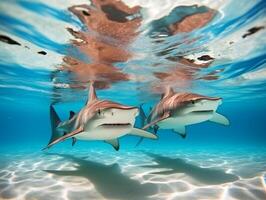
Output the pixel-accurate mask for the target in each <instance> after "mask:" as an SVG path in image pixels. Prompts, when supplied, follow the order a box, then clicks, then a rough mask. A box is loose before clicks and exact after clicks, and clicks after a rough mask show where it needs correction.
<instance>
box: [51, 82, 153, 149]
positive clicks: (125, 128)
mask: <svg viewBox="0 0 266 200" xmlns="http://www.w3.org/2000/svg"><path fill="white" fill-rule="evenodd" d="M89 95H90V96H89V100H88V102H87V104H86V105H85V107H84V108H83V109H82V110H81V111H80V112H79V113H77V114H75V113H74V112H73V111H71V112H70V117H69V120H66V121H65V122H61V121H60V119H59V117H58V115H57V114H56V112H55V110H54V108H53V106H51V107H50V117H51V125H52V137H51V139H50V142H49V144H48V146H47V147H46V148H49V147H51V146H52V145H54V144H56V143H58V142H60V141H63V140H65V139H67V138H70V137H72V139H73V143H72V145H74V143H75V142H76V139H80V140H104V141H105V142H107V143H109V144H111V145H112V146H113V147H114V148H115V149H116V150H118V149H119V142H118V139H117V138H119V137H121V136H124V135H126V134H131V135H137V136H141V137H146V138H151V139H156V138H157V137H156V136H155V135H153V134H152V133H149V132H146V131H144V130H141V129H137V128H134V123H135V117H136V115H138V108H137V107H131V106H125V105H122V104H118V103H115V102H112V101H107V100H98V99H97V96H96V93H95V89H94V87H93V84H91V85H90V92H89ZM74 136H75V137H74Z"/></svg>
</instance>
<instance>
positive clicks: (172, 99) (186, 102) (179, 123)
mask: <svg viewBox="0 0 266 200" xmlns="http://www.w3.org/2000/svg"><path fill="white" fill-rule="evenodd" d="M221 104H222V98H220V97H208V96H203V95H200V94H195V93H185V92H184V93H175V92H174V90H173V89H172V88H170V87H169V88H168V89H167V91H166V93H165V94H163V95H162V97H161V100H160V101H159V102H158V104H157V105H156V106H155V107H154V108H153V109H152V110H151V112H150V114H149V116H148V117H146V116H145V113H144V111H143V109H142V108H141V112H140V113H141V115H142V119H146V123H143V124H146V125H144V126H143V130H147V129H151V130H152V131H153V132H154V133H155V134H156V133H157V131H158V129H159V128H160V129H172V130H173V131H174V132H176V133H178V134H179V135H180V136H182V138H185V137H186V135H187V134H186V126H188V125H192V124H197V123H201V122H204V121H211V122H215V123H218V124H222V125H229V120H228V119H227V118H226V117H225V116H223V115H221V114H219V113H217V108H218V107H219V106H220V105H221ZM142 140H143V138H141V139H140V140H139V142H138V143H137V145H136V146H138V145H139V144H140V143H141V141H142Z"/></svg>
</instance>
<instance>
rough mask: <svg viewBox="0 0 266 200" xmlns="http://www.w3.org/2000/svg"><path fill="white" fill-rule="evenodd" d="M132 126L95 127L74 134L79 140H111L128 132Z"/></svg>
mask: <svg viewBox="0 0 266 200" xmlns="http://www.w3.org/2000/svg"><path fill="white" fill-rule="evenodd" d="M131 130H132V127H97V128H95V129H87V130H86V131H84V132H82V133H80V134H78V135H76V136H75V137H76V138H77V139H79V140H111V139H116V138H119V137H122V136H124V135H126V134H127V133H129V132H130V131H131Z"/></svg>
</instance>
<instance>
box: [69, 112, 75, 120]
mask: <svg viewBox="0 0 266 200" xmlns="http://www.w3.org/2000/svg"><path fill="white" fill-rule="evenodd" d="M74 115H75V112H74V111H72V110H71V111H70V112H69V119H71V118H72V117H73V116H74Z"/></svg>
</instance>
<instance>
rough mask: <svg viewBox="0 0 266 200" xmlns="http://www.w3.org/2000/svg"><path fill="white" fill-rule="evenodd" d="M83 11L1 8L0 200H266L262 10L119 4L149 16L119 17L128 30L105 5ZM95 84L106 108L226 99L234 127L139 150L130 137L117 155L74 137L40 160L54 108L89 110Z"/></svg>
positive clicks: (168, 134)
mask: <svg viewBox="0 0 266 200" xmlns="http://www.w3.org/2000/svg"><path fill="white" fill-rule="evenodd" d="M97 2H98V3H99V2H100V1H94V4H95V5H98V4H97ZM107 2H109V3H107V4H113V2H114V1H107ZM84 3H86V4H87V5H89V4H90V3H89V1H85V0H79V1H66V2H65V3H64V4H62V2H59V1H49V2H46V1H43V0H38V1H24V0H13V1H1V2H0V36H1V37H0V39H1V41H0V111H1V112H0V124H1V133H0V156H1V157H0V161H1V162H0V199H51V198H52V199H266V181H265V176H266V175H265V174H266V167H265V166H266V156H265V155H266V146H265V141H266V121H265V113H266V103H265V102H266V101H265V100H266V64H265V63H266V62H265V60H266V54H265V52H266V32H265V30H266V28H265V24H266V23H265V22H266V2H265V1H264V0H262V1H257V0H256V1H247V0H245V1H241V2H239V1H233V0H232V1H230V0H227V1H215V2H214V1H197V0H195V1H184V2H182V3H180V2H178V1H176V2H175V1H164V3H162V1H159V0H158V1H154V2H150V3H145V2H141V1H128V0H127V1H125V4H124V3H121V2H120V3H121V4H120V3H118V7H119V5H120V6H121V5H124V6H125V5H128V6H129V7H133V6H136V5H139V6H140V7H141V8H140V9H139V10H138V11H134V12H133V11H132V10H131V11H127V9H129V8H128V7H127V8H122V9H124V12H133V13H131V14H127V16H128V18H126V20H128V19H129V20H132V21H133V23H132V24H130V23H131V22H122V23H121V22H118V21H116V20H117V19H119V20H125V18H123V17H121V16H120V17H117V15H118V14H117V13H116V12H115V11H114V10H112V9H111V8H109V9H111V11H106V12H104V11H102V10H101V9H100V8H99V7H97V6H95V7H94V8H93V9H92V10H93V11H91V10H89V11H90V12H91V13H90V16H87V14H86V13H85V14H83V15H84V16H85V18H86V17H92V19H93V20H92V21H89V22H86V21H84V20H83V19H84V18H82V17H80V15H78V14H77V13H80V12H82V11H84V10H85V11H86V9H87V8H86V7H85V8H84V7H82V6H80V5H82V4H84ZM99 4H101V3H99ZM102 4H104V3H102ZM195 4H197V5H198V6H193V5H195ZM74 5H75V6H77V7H79V9H77V10H76V13H75V12H73V11H71V9H69V8H70V7H71V6H74ZM90 9H91V7H90ZM102 9H103V8H102ZM103 10H104V9H103ZM87 12H88V10H87ZM202 13H203V14H204V13H205V14H206V13H207V14H206V15H207V17H206V16H203V15H200V14H202ZM197 14H198V16H197ZM106 16H109V17H110V16H111V17H110V19H109V18H108V17H106ZM188 16H192V17H194V18H192V20H191V19H190V18H189V17H188ZM93 17H94V18H93ZM112 17H113V18H112ZM134 20H139V24H138V23H136V24H134ZM186 20H187V21H186ZM189 20H190V21H189ZM204 20H205V22H204ZM110 21H112V23H113V24H112V23H111V24H112V25H110V26H109V25H108V23H109V22H110ZM193 22H196V25H195V24H194V25H193ZM105 23H106V24H107V26H106V27H104V25H103V24H105ZM119 23H121V24H127V23H129V24H130V25H126V27H123V28H121V29H120V27H121V26H122V25H120V24H119ZM176 24H178V26H176ZM191 24H192V25H191ZM102 27H104V28H102ZM68 28H72V29H73V30H75V31H76V32H77V33H79V34H81V33H84V35H85V36H84V35H83V39H84V37H85V39H84V40H83V42H84V41H85V42H87V43H85V44H83V43H79V42H80V38H78V37H77V36H76V35H75V34H73V32H72V34H71V31H69V29H68ZM123 31H125V32H126V33H122V32H123ZM86 37H87V38H86ZM7 38H9V39H7ZM12 41H13V43H12ZM99 46H100V47H102V49H104V50H103V51H102V49H101V48H99ZM86 48H87V50H86ZM84 49H85V50H84ZM38 52H39V53H38ZM110 52H111V53H110ZM206 55H207V56H209V57H211V58H209V59H200V57H202V56H203V57H204V56H205V58H206ZM66 58H72V59H75V60H76V61H77V62H78V64H77V65H75V64H73V63H72V65H71V62H68V61H67V60H66ZM84 63H85V64H84ZM64 67H65V68H64ZM90 80H94V81H96V83H97V84H96V85H97V87H96V92H97V94H98V97H99V98H100V99H108V100H112V101H115V102H119V103H122V104H125V105H131V106H140V105H143V107H144V110H145V112H146V113H149V111H150V107H153V106H154V105H156V103H158V101H159V100H160V96H161V94H162V93H163V91H164V88H165V87H166V86H171V87H172V88H174V90H175V91H176V92H184V91H185V92H194V93H199V94H202V95H206V96H218V97H221V98H223V104H222V105H221V106H220V107H219V108H218V111H219V113H222V114H223V115H225V116H226V117H227V118H228V119H229V120H230V125H229V126H222V125H219V124H215V123H212V122H203V123H200V124H195V125H191V126H188V127H187V129H186V130H187V134H188V135H187V137H186V138H185V139H182V138H181V137H180V136H179V135H177V134H175V133H174V132H172V131H169V130H159V132H158V136H159V139H158V140H155V141H154V140H148V139H145V140H144V141H143V143H142V144H141V145H140V146H138V147H135V145H136V143H137V141H138V140H139V138H138V137H134V136H124V137H122V138H121V139H120V150H119V151H117V152H116V151H115V150H114V149H113V148H112V146H110V145H108V144H106V143H104V142H101V141H90V142H88V141H77V143H76V145H75V146H74V147H72V146H71V140H66V141H65V142H62V143H59V144H57V145H55V146H54V147H52V148H51V149H49V150H48V151H45V152H43V151H41V149H42V148H43V147H45V146H46V145H47V143H48V141H49V139H50V134H51V127H50V116H49V106H50V105H51V104H53V105H54V106H55V108H56V110H57V112H58V113H59V115H60V118H61V119H64V120H65V119H67V118H68V115H69V111H70V110H74V111H75V112H78V111H79V110H80V109H81V108H82V107H83V106H84V104H85V102H86V100H87V95H88V89H87V86H88V82H89V81H90ZM135 125H136V126H140V122H139V119H137V122H136V124H135ZM60 170H61V172H60ZM69 170H70V172H69ZM71 170H72V171H71ZM213 170H214V171H213ZM215 170H218V171H215ZM165 171H166V172H165ZM105 177H107V179H108V181H107V180H106V178H105ZM209 177H213V179H212V178H209ZM126 185H127V186H126ZM107 188H109V189H107Z"/></svg>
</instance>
